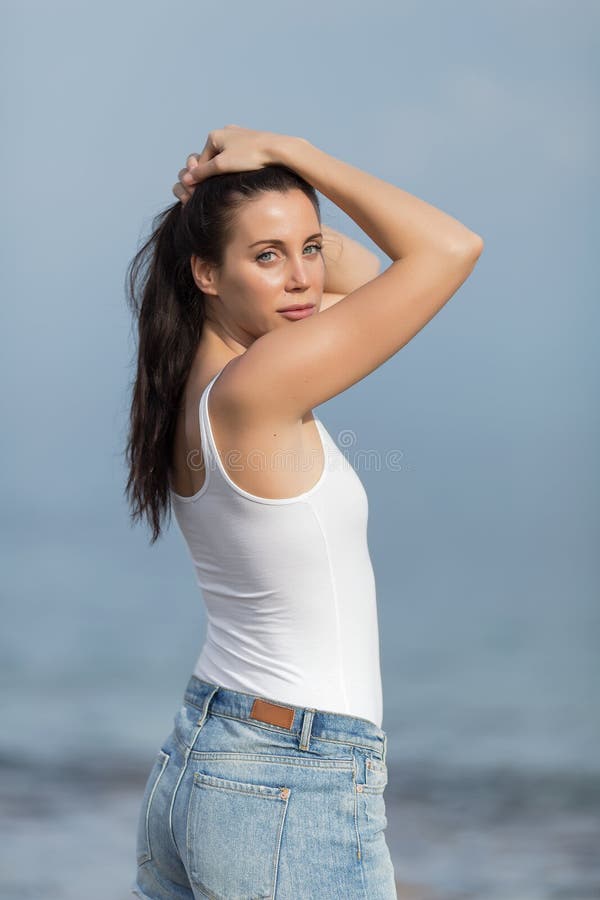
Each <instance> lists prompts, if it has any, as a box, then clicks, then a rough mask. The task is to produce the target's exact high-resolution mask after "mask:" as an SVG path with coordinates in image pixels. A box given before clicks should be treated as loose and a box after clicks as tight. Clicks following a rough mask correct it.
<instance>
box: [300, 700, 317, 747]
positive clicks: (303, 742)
mask: <svg viewBox="0 0 600 900" xmlns="http://www.w3.org/2000/svg"><path fill="white" fill-rule="evenodd" d="M315 712H316V710H315V709H312V708H310V707H307V708H306V709H305V710H304V716H303V717H302V732H301V733H300V750H308V748H309V746H310V735H311V732H312V724H313V719H314V715H315Z"/></svg>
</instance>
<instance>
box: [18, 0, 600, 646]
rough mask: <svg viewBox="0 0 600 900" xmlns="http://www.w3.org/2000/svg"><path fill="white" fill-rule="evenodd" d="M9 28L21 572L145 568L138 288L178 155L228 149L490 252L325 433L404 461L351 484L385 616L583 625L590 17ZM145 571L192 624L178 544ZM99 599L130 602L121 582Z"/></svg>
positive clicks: (85, 18)
mask: <svg viewBox="0 0 600 900" xmlns="http://www.w3.org/2000/svg"><path fill="white" fill-rule="evenodd" d="M1 18H2V23H1V24H2V27H1V28H0V35H1V37H0V51H1V53H0V59H1V61H2V62H1V65H2V74H3V76H4V77H3V81H2V84H3V90H2V101H3V102H2V124H3V128H2V131H3V136H4V137H3V141H2V150H1V153H2V157H1V159H2V197H3V215H2V250H3V255H2V256H3V259H2V262H3V264H2V276H1V277H2V282H3V303H2V320H3V325H4V329H3V330H4V345H3V352H2V361H1V363H0V366H1V374H2V378H3V384H4V391H3V408H2V415H3V462H4V465H3V479H2V517H3V528H4V529H5V531H6V533H8V534H10V535H11V539H10V546H11V547H12V548H13V549H14V548H15V547H16V548H18V550H19V553H21V554H22V558H23V559H24V560H26V559H30V560H33V561H34V562H35V560H38V559H40V558H41V557H40V554H41V555H42V556H43V554H44V553H45V552H46V550H45V548H46V547H47V545H48V542H49V541H50V542H52V541H54V542H57V541H60V542H62V544H63V545H64V546H65V547H66V548H68V547H69V544H70V542H71V541H74V540H76V541H77V543H78V546H79V545H80V543H81V542H82V541H85V540H88V541H89V542H90V543H95V542H97V541H99V540H101V545H102V547H104V548H105V550H107V551H108V552H111V551H113V550H114V552H115V554H116V553H117V550H118V552H119V553H122V552H124V550H125V551H126V552H128V553H129V554H130V558H131V559H132V560H134V559H137V560H138V563H139V560H140V559H142V558H143V559H144V560H147V558H148V557H147V555H146V554H145V550H144V545H145V543H146V540H147V535H146V533H145V532H144V531H143V530H142V529H141V528H140V527H139V526H138V527H137V528H136V529H135V530H130V529H129V526H128V521H127V515H128V513H127V509H126V506H125V503H124V499H123V497H122V491H123V487H124V480H125V469H124V465H123V462H122V451H123V446H124V440H125V434H126V417H127V412H128V403H129V382H130V380H131V379H132V377H133V372H134V370H133V350H134V344H133V339H132V334H131V326H130V320H129V315H128V312H127V309H126V305H125V298H124V276H125V269H126V265H127V263H128V261H129V259H130V258H131V256H132V255H133V253H134V252H135V250H136V247H137V245H138V242H139V241H140V240H141V238H142V237H143V236H144V235H145V234H146V232H147V230H148V228H149V226H150V222H151V218H152V216H153V215H155V214H156V213H157V212H158V211H159V210H160V209H162V208H164V206H166V205H168V204H170V203H171V202H173V200H174V197H173V195H172V193H171V188H172V185H173V184H174V182H175V181H176V177H177V172H178V170H179V169H180V168H181V167H182V166H183V164H184V163H185V160H186V157H187V155H188V154H189V153H190V152H194V151H200V150H201V149H202V147H203V145H204V141H205V139H206V135H207V133H208V131H210V130H211V129H213V128H218V127H222V126H223V125H225V124H228V123H236V124H239V125H243V126H247V127H250V128H257V129H265V130H270V131H276V132H280V133H288V134H297V135H302V136H303V137H306V138H308V139H309V140H311V141H312V142H313V143H315V144H317V145H318V146H319V147H321V148H322V149H324V150H326V151H327V152H329V153H331V154H333V155H334V156H337V157H338V158H342V159H345V160H347V161H348V162H351V163H353V164H354V165H357V166H359V167H361V168H365V169H367V170H368V171H371V172H373V173H375V174H377V175H379V176H380V177H382V178H385V179H387V180H389V181H392V182H393V183H395V184H397V185H399V186H400V187H402V188H404V189H405V190H408V191H410V192H412V193H415V194H417V195H418V196H420V197H422V198H424V199H426V200H427V201H428V202H431V203H433V204H435V205H437V206H440V207H441V208H442V209H444V210H445V211H447V212H449V213H451V214H452V215H454V216H456V217H457V218H458V219H460V220H461V221H463V222H464V223H465V224H466V225H467V226H469V227H471V228H472V229H473V230H475V231H477V232H478V233H480V234H481V235H482V236H483V237H484V240H485V244H486V245H485V250H484V254H483V256H482V258H481V259H480V261H479V263H478V266H477V268H476V271H475V273H474V274H473V275H472V276H471V278H470V279H469V280H468V282H467V283H466V284H465V285H464V286H463V287H462V288H461V289H460V290H459V292H458V293H457V294H456V295H455V297H454V298H453V299H452V300H451V301H450V302H449V303H448V304H447V305H446V306H445V307H444V309H443V310H442V311H441V312H440V314H439V315H438V316H436V318H435V319H434V320H433V321H432V322H431V323H430V324H429V325H427V326H426V328H425V329H424V330H423V331H422V332H420V333H419V334H418V335H417V336H416V337H415V338H414V340H413V341H411V342H410V344H409V345H408V346H407V347H405V348H404V349H403V350H402V351H401V352H400V353H399V354H397V355H396V357H394V358H393V359H391V360H389V361H388V362H387V363H386V364H385V365H384V366H383V367H381V368H380V369H379V370H378V371H377V372H375V373H373V374H372V375H370V376H369V377H368V378H367V379H365V380H363V381H362V382H361V383H359V384H358V385H355V386H354V387H353V388H352V389H350V390H349V391H347V392H345V393H344V394H343V395H341V396H339V397H336V398H334V399H333V400H332V401H329V402H328V403H327V404H325V405H324V406H323V407H321V408H320V410H319V414H320V415H321V416H322V418H323V420H324V421H325V423H326V425H327V427H328V429H329V431H330V433H331V434H332V436H333V437H334V438H335V437H336V435H337V433H338V432H340V431H341V430H342V429H346V428H352V429H353V430H354V431H355V432H356V434H357V440H358V444H359V449H361V450H369V449H377V450H379V451H381V452H386V451H388V450H390V449H398V450H400V451H401V453H402V459H403V465H402V467H401V469H400V471H399V472H398V471H393V472H391V471H380V472H375V471H367V472H361V473H360V474H361V477H362V478H363V480H364V482H365V485H366V487H367V490H368V493H369V501H370V521H369V541H370V546H371V552H372V556H373V560H374V564H375V567H376V571H377V573H378V587H379V589H380V593H381V597H382V603H385V602H388V603H389V602H391V599H392V598H393V597H395V596H397V592H398V591H399V590H401V591H402V592H403V594H404V592H406V595H407V596H408V595H410V596H413V597H415V598H421V599H422V598H424V597H430V598H431V596H432V595H434V594H436V592H439V590H440V589H441V587H442V586H443V589H444V591H445V592H446V594H447V596H449V597H453V596H454V597H456V596H458V595H461V596H463V597H464V596H467V595H468V596H470V597H472V598H473V603H475V602H480V603H483V604H484V606H485V604H486V602H489V603H490V604H492V605H493V604H496V603H498V604H501V603H502V602H503V601H504V600H505V598H506V597H507V596H510V597H511V598H512V600H511V602H514V603H515V604H516V605H517V606H518V605H519V604H532V605H533V606H534V607H535V606H536V604H537V605H538V606H539V608H540V609H541V608H543V605H544V604H546V603H550V602H551V601H552V598H554V601H552V602H555V604H556V606H557V608H558V607H560V605H561V603H563V602H564V598H565V597H569V595H570V594H573V593H576V594H577V595H578V596H579V597H582V598H589V601H590V605H589V607H588V606H587V605H586V603H587V601H585V603H584V606H585V608H586V609H589V610H590V613H589V614H590V616H592V612H591V610H592V609H593V607H592V606H591V598H592V597H593V596H594V595H595V594H597V591H598V569H597V561H596V554H595V551H596V550H597V545H598V499H599V498H598V477H597V460H598V451H599V440H598V437H599V427H598V426H599V421H598V390H597V389H598V352H597V335H598V325H599V318H600V316H599V312H598V307H599V304H598V288H597V258H598V250H597V247H598V238H599V228H598V216H597V208H598V167H597V160H598V158H600V154H599V140H598V138H599V127H598V126H599V123H598V109H599V108H600V107H599V103H598V100H599V97H598V94H599V90H598V87H599V84H598V58H600V57H599V54H598V49H599V47H598V43H599V35H600V28H599V25H600V5H599V4H597V3H594V2H585V0H576V2H573V3H570V4H565V3H564V2H550V0H548V2H533V0H520V2H512V0H505V2H502V3H494V4H480V3H475V2H459V3H454V4H449V3H442V2H420V3H417V2H409V3H406V2H405V3H401V2H397V3H391V2H387V3H383V2H380V0H374V2H369V3H360V4H359V3H355V2H347V0H346V2H343V3H342V2H321V3H317V4H314V3H310V4H286V3H281V2H278V3H274V2H262V3H260V4H255V5H253V4H247V3H232V2H223V3H219V4H217V3H213V4H206V3H198V4H183V3H179V2H170V3H168V4H167V3H163V4H157V3H141V2H126V3H120V4H117V3H115V2H113V0H108V2H104V3H102V4H96V3H94V4H92V3H74V2H73V3H66V2H61V0H57V2H53V3H51V4H50V3H41V2H35V3H34V2H31V0H21V2H18V3H17V2H14V0H10V2H6V0H5V2H4V3H3V5H2V11H1ZM323 213H324V221H325V222H326V223H327V224H329V225H331V226H332V227H336V228H340V229H341V230H345V231H347V233H348V234H351V235H352V236H354V237H360V238H362V239H363V240H364V241H365V243H366V244H367V245H368V246H370V247H371V249H374V250H375V251H376V252H377V253H378V254H379V255H380V258H381V260H382V263H383V264H384V265H386V264H387V259H386V257H385V256H384V254H383V253H381V251H379V250H378V249H377V248H376V247H375V246H374V245H373V244H372V242H371V241H370V240H369V239H368V238H367V237H366V236H364V235H362V233H361V232H360V231H359V229H358V228H357V226H356V225H355V224H354V223H353V222H352V220H351V219H349V218H348V217H347V216H346V215H345V214H344V213H343V212H342V211H340V210H338V209H336V208H335V207H334V206H333V204H331V203H330V202H329V201H327V200H323ZM111 542H112V543H111ZM5 546H8V545H5ZM12 552H13V550H11V553H12ZM152 553H153V554H154V557H153V560H154V562H153V565H155V566H156V567H157V569H160V567H161V566H162V567H163V569H162V571H164V572H170V573H171V576H168V575H167V574H165V575H164V578H165V579H166V580H167V581H168V578H169V577H172V578H174V579H175V583H176V584H178V585H179V587H180V588H181V589H183V586H185V591H186V592H187V594H186V596H187V597H188V599H189V598H193V596H194V595H193V590H194V588H193V585H192V584H191V580H190V579H191V576H190V573H189V572H188V570H187V569H186V568H185V567H186V565H187V558H186V557H185V554H184V551H183V548H182V546H181V542H180V537H179V535H178V533H177V531H176V530H175V528H174V527H173V529H172V531H171V532H170V533H169V534H167V535H166V536H165V539H164V542H163V544H162V545H161V546H160V547H156V548H155V549H154V550H153V551H152ZM136 554H137V556H136ZM19 558H21V557H19ZM67 558H68V554H67ZM8 561H9V562H10V560H8ZM138 563H136V565H137V564H138ZM80 565H84V566H85V563H81V561H80ZM133 565H134V563H133V562H132V566H133ZM95 566H96V564H95V563H94V569H93V573H92V571H91V569H92V564H91V563H90V569H89V570H88V571H87V574H86V578H88V579H89V580H93V579H95V578H96V577H98V574H97V570H96V568H95ZM136 574H138V575H139V577H140V578H142V579H143V578H145V577H148V579H149V581H148V583H150V576H146V575H145V574H144V573H143V572H140V571H139V570H136ZM100 575H101V577H102V579H103V581H102V585H103V590H107V591H110V590H112V591H114V590H118V589H119V583H120V581H119V579H120V578H121V577H123V572H122V570H121V569H119V568H118V567H117V568H116V569H115V570H111V569H110V566H108V567H107V568H106V569H103V570H102V572H101V573H100ZM130 576H131V573H130ZM17 577H18V576H17V574H14V578H17ZM47 577H50V575H49V574H48V575H47ZM82 577H83V576H82ZM131 577H133V576H131ZM153 577H154V576H153ZM12 578H13V576H12V575H11V580H12ZM153 583H154V582H153ZM43 586H44V580H43V578H42V576H41V575H40V589H41V588H43ZM56 590H57V591H58V588H56ZM415 602H416V601H415ZM430 602H433V603H434V605H435V602H437V601H430ZM431 614H432V615H433V614H434V611H433V610H432V611H431ZM385 617H386V612H385V610H384V611H383V621H384V622H385V621H386V619H385ZM561 621H562V620H561ZM590 621H594V622H597V619H595V618H592V619H591V620H590ZM387 640H388V638H387V637H386V635H385V634H384V635H383V637H382V641H383V645H384V652H385V648H386V646H387V647H389V646H390V645H388V644H386V641H387ZM390 652H391V650H390Z"/></svg>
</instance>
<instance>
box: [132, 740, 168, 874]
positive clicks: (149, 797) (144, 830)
mask: <svg viewBox="0 0 600 900" xmlns="http://www.w3.org/2000/svg"><path fill="white" fill-rule="evenodd" d="M169 759H170V754H169V753H166V752H165V751H164V750H159V751H158V755H157V757H156V759H155V761H154V765H153V766H152V769H151V770H150V774H149V775H148V780H147V781H146V787H145V788H144V795H143V797H142V805H141V808H140V811H139V815H138V827H137V848H136V855H137V864H138V866H141V865H142V864H143V863H145V862H148V860H149V859H152V848H151V846H150V813H151V811H152V802H153V800H154V797H155V795H156V791H157V789H158V786H159V782H160V779H161V778H162V776H163V773H164V771H165V768H166V766H167V763H168V762H169Z"/></svg>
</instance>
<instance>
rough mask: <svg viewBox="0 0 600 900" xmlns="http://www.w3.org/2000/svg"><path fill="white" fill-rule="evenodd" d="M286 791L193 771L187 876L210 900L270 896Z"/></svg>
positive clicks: (256, 899) (254, 899)
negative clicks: (188, 874)
mask: <svg viewBox="0 0 600 900" xmlns="http://www.w3.org/2000/svg"><path fill="white" fill-rule="evenodd" d="M289 796H290V789H289V788H287V787H284V786H281V787H273V786H268V785H261V784H248V783H246V782H240V781H231V780H229V779H226V778H220V777H217V776H215V775H208V774H206V773H205V772H194V783H193V785H192V792H191V797H190V805H189V809H188V819H187V852H188V864H189V873H190V878H191V880H192V882H193V883H194V885H195V886H197V887H198V888H199V890H201V891H202V892H203V894H204V895H205V896H206V897H209V898H211V900H268V898H272V897H274V895H275V885H276V881H277V868H278V864H279V850H280V846H281V835H282V832H283V826H284V822H285V816H286V812H287V804H288V799H289Z"/></svg>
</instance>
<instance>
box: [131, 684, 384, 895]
mask: <svg viewBox="0 0 600 900" xmlns="http://www.w3.org/2000/svg"><path fill="white" fill-rule="evenodd" d="M386 743H387V736H386V733H385V732H384V731H383V730H382V729H381V728H378V727H377V725H375V724H374V723H373V722H370V721H369V720H368V719H362V718H358V717H354V716H347V715H342V714H339V713H333V712H327V711H324V710H318V709H313V708H308V707H306V708H305V707H299V706H292V705H290V704H288V703H278V702H277V700H275V699H272V698H267V697H262V696H256V695H253V694H247V693H244V692H241V691H233V690H229V689H228V688H223V687H221V686H219V685H216V684H211V683H209V682H207V681H202V680H200V679H199V678H196V677H195V676H194V675H192V676H191V677H190V680H189V682H188V684H187V687H186V690H185V693H184V697H183V704H182V706H181V707H180V709H179V711H178V712H177V715H176V716H175V719H174V728H173V730H172V732H171V734H170V735H169V736H168V737H167V739H166V740H165V741H164V742H163V744H162V745H161V747H160V749H159V751H158V754H157V756H156V758H155V760H154V763H153V766H152V769H151V771H150V774H149V776H148V780H147V782H146V787H145V790H144V794H143V798H142V803H141V808H140V811H139V818H138V826H137V847H136V852H137V875H136V878H135V880H134V882H133V883H132V884H131V893H133V894H135V895H136V896H137V897H140V898H143V900H196V898H210V900H259V898H260V900H271V898H276V900H359V898H360V900H396V888H395V879H394V868H393V865H392V860H391V857H390V852H389V849H388V846H387V843H386V839H385V828H386V826H387V819H386V814H385V803H384V797H383V794H384V788H385V786H386V783H387V766H386Z"/></svg>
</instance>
